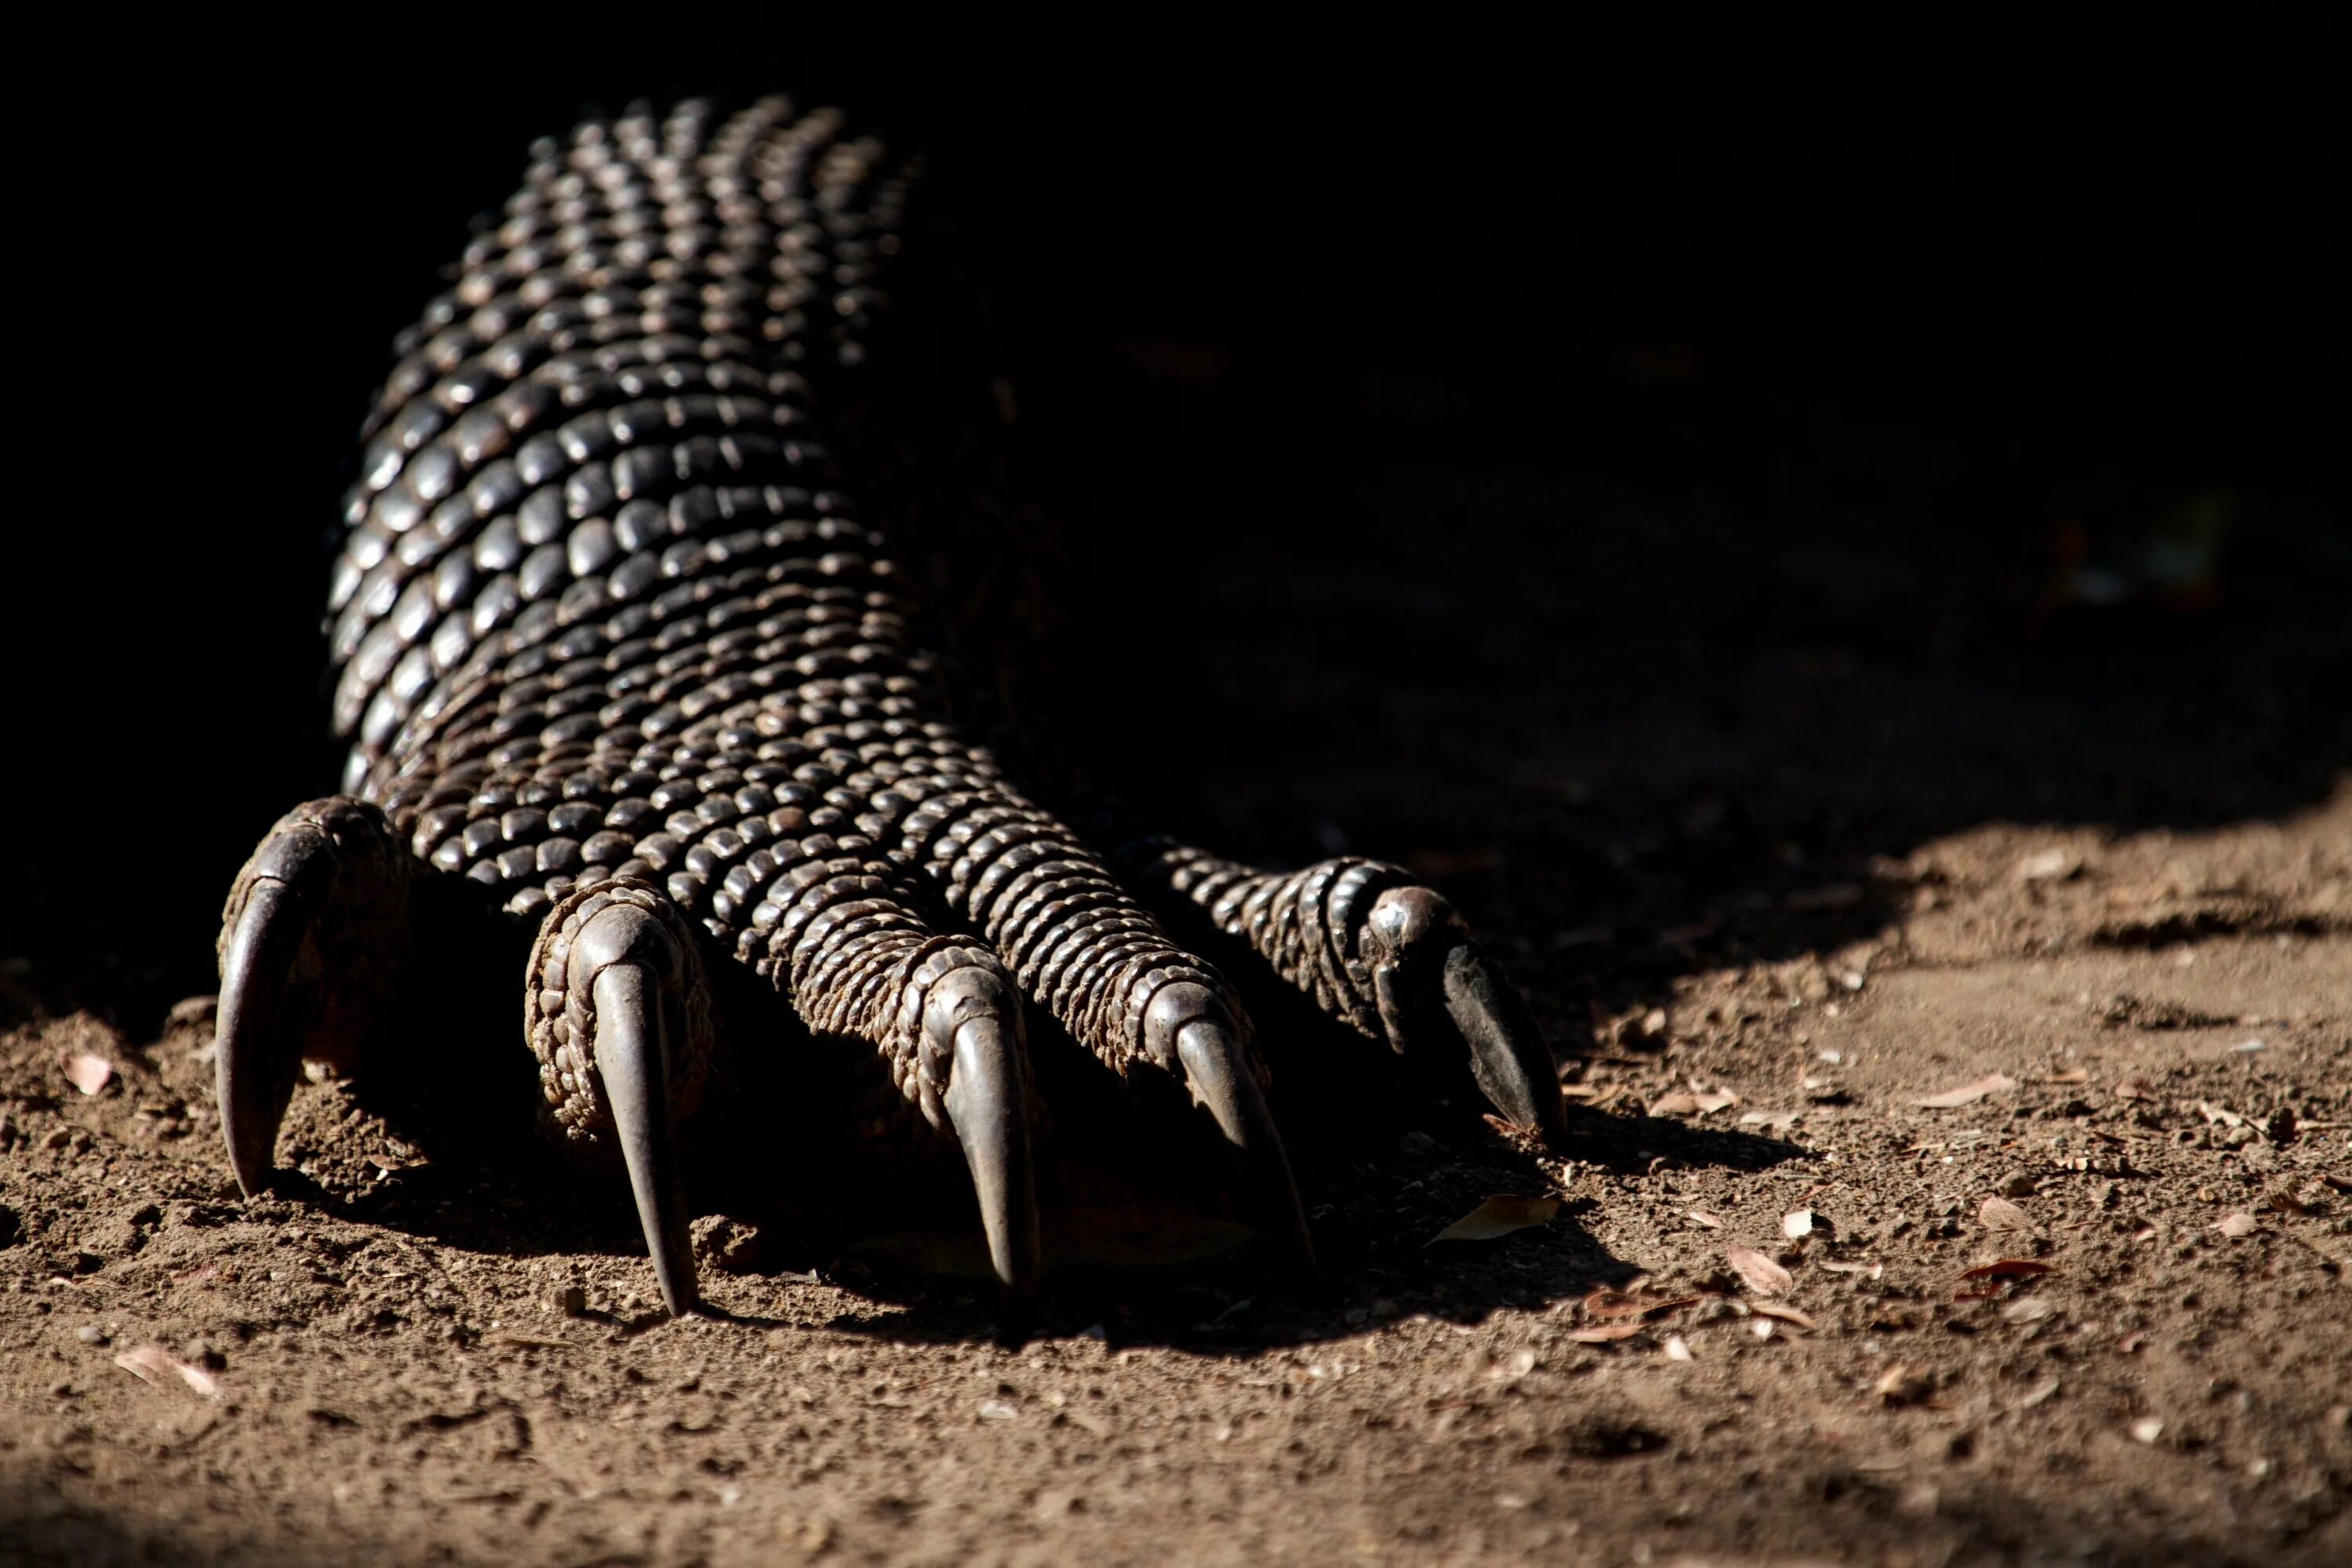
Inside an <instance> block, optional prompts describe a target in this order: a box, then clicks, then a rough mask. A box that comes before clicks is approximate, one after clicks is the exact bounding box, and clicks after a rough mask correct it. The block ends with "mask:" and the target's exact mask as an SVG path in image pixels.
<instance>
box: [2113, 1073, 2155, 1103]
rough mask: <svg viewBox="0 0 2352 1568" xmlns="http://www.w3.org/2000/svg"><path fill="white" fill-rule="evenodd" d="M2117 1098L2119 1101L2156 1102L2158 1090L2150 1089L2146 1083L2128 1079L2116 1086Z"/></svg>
mask: <svg viewBox="0 0 2352 1568" xmlns="http://www.w3.org/2000/svg"><path fill="white" fill-rule="evenodd" d="M2155 1098H2156V1090H2154V1089H2150V1088H2148V1087H2147V1084H2146V1083H2144V1082H2142V1081H2141V1080H2140V1079H2136V1078H2127V1079H2124V1080H2123V1082H2121V1083H2119V1084H2117V1085H2116V1099H2118V1100H2154V1099H2155Z"/></svg>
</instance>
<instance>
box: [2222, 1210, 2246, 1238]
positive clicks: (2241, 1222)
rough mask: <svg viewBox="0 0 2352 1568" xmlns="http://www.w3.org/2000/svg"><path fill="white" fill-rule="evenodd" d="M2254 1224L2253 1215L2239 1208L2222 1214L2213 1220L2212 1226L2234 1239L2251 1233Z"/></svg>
mask: <svg viewBox="0 0 2352 1568" xmlns="http://www.w3.org/2000/svg"><path fill="white" fill-rule="evenodd" d="M2254 1225H2255V1220H2254V1216H2253V1215H2250V1214H2248V1213H2247V1212H2246V1211H2245V1210H2243V1209H2240V1210H2239V1211H2238V1212H2237V1213H2235V1214H2226V1215H2222V1216H2221V1218H2220V1219H2218V1220H2216V1221H2214V1223H2213V1228H2214V1229H2215V1230H2218V1231H2220V1232H2221V1234H2222V1235H2223V1236H2226V1237H2230V1238H2231V1240H2233V1241H2234V1240H2236V1239H2237V1238H2238V1237H2242V1236H2251V1235H2252V1234H2253V1229H2254Z"/></svg>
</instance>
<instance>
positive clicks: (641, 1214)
mask: <svg viewBox="0 0 2352 1568" xmlns="http://www.w3.org/2000/svg"><path fill="white" fill-rule="evenodd" d="M657 984H658V982H656V981H655V980H654V979H653V977H652V976H650V975H649V974H647V973H646V968H645V966H644V965H641V964H635V963H616V964H614V965H612V966H611V967H610V968H607V969H605V970H604V971H603V972H602V973H599V974H598V975H597V976H596V980H595V989H594V994H595V999H596V1037H595V1040H594V1043H593V1045H592V1046H591V1047H590V1054H591V1055H592V1056H593V1058H594V1060H595V1064H596V1071H597V1074H598V1076H599V1077H601V1078H602V1079H604V1103H605V1104H606V1106H608V1107H609V1108H610V1109H611V1110H612V1113H613V1131H614V1138H615V1141H616V1142H619V1144H620V1145H621V1159H622V1162H623V1163H625V1164H626V1165H627V1166H628V1169H629V1188H630V1191H631V1192H632V1193H634V1194H635V1196H636V1200H637V1223H638V1224H639V1225H640V1226H644V1228H645V1233H646V1250H647V1251H648V1252H649V1253H651V1254H652V1257H653V1265H654V1279H655V1280H656V1282H657V1283H659V1285H660V1286H661V1293H662V1304H663V1305H664V1306H666V1307H667V1308H668V1309H669V1310H670V1312H671V1314H672V1315H673V1316H681V1315H683V1314H685V1313H688V1312H691V1311H693V1310H695V1309H696V1308H698V1307H699V1306H700V1305H701V1297H700V1296H699V1295H698V1293H697V1291H696V1289H695V1278H694V1250H693V1248H692V1247H691V1246H690V1245H689V1244H688V1237H687V1218H686V1186H685V1182H684V1180H683V1178H682V1176H681V1175H680V1173H679V1171H678V1161H677V1133H676V1131H675V1129H674V1128H673V1127H672V1126H671V1124H670V1100H669V1083H670V1076H671V1075H670V1068H669V1038H668V1035H669V1031H668V1029H667V1027H665V1026H664V1023H663V1018H662V1015H663V1013H664V1011H665V1009H664V1008H663V1007H662V1005H661V1002H660V998H659V996H658V994H656V987H657Z"/></svg>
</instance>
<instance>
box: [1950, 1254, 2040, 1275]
mask: <svg viewBox="0 0 2352 1568" xmlns="http://www.w3.org/2000/svg"><path fill="white" fill-rule="evenodd" d="M2049 1272H2050V1265H2048V1264H2047V1263H2037V1262H2035V1261H2034V1260H2033V1259H2032V1258H1995V1259H1993V1261H1991V1262H1990V1263H1979V1264H1978V1265H1977V1266H1976V1267H1975V1268H1963V1269H1961V1270H1960V1278H1961V1279H2032V1278H2034V1276H2036V1275H2039V1274H2047V1273H2049Z"/></svg>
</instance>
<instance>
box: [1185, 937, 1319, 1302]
mask: <svg viewBox="0 0 2352 1568" xmlns="http://www.w3.org/2000/svg"><path fill="white" fill-rule="evenodd" d="M1147 1028H1148V1029H1150V1032H1151V1033H1152V1035H1154V1036H1158V1035H1159V1034H1160V1033H1161V1032H1162V1031H1171V1030H1172V1033H1173V1034H1174V1036H1175V1041H1174V1045H1175V1049H1174V1052H1173V1055H1174V1057H1175V1059H1176V1061H1177V1062H1178V1063H1180V1064H1181V1067H1182V1069H1183V1078H1184V1086H1185V1088H1186V1089H1188V1090H1189V1091H1190V1092H1191V1094H1192V1100H1193V1103H1194V1104H1196V1105H1198V1106H1200V1107H1201V1108H1202V1110H1206V1111H1207V1112H1208V1113H1209V1114H1210V1115H1211V1116H1212V1117H1213V1118H1214V1119H1215V1120H1216V1123H1217V1129H1218V1131H1221V1132H1223V1134H1224V1136H1225V1142H1227V1143H1229V1144H1231V1145H1232V1146H1233V1149H1234V1152H1235V1154H1237V1155H1238V1156H1239V1157H1240V1160H1241V1165H1242V1178H1243V1182H1244V1186H1245V1189H1246V1190H1247V1192H1248V1194H1249V1196H1250V1199H1251V1201H1252V1203H1253V1204H1254V1205H1255V1207H1256V1209H1257V1213H1258V1222H1259V1224H1260V1225H1261V1226H1264V1227H1265V1231H1266V1232H1267V1234H1268V1235H1270V1236H1272V1237H1275V1238H1276V1245H1277V1246H1278V1247H1280V1248H1281V1249H1282V1252H1283V1255H1284V1258H1285V1259H1286V1262H1287V1263H1288V1264H1289V1265H1290V1267H1291V1268H1293V1269H1294V1270H1296V1271H1297V1273H1298V1274H1300V1275H1301V1276H1303V1277H1305V1278H1307V1279H1313V1278H1314V1276H1315V1273H1316V1265H1315V1242H1314V1238H1313V1237H1312V1236H1310V1235H1309V1234H1308V1232H1307V1214H1306V1211H1305V1210H1304V1208H1302V1207H1301V1206H1300V1205H1299V1202H1298V1186H1297V1183H1296V1182H1295V1181H1293V1180H1292V1179H1291V1174H1290V1156H1289V1154H1288V1153H1287V1152H1285V1150H1284V1149H1283V1146H1282V1134H1281V1133H1280V1132H1278V1131H1276V1129H1275V1125H1274V1115H1273V1113H1272V1112H1271V1111H1269V1110H1267V1109H1266V1103H1265V1095H1264V1094H1263V1093H1261V1092H1260V1091H1259V1089H1258V1084H1257V1075H1256V1074H1255V1072H1253V1071H1252V1070H1251V1068H1250V1064H1249V1061H1248V1059H1247V1058H1245V1057H1244V1055H1243V1052H1242V1048H1241V1041H1240V1038H1239V1037H1238V1031H1236V1030H1235V1028H1234V1024H1233V1020H1232V1019H1231V1018H1230V1017H1229V1016H1226V1013H1225V1010H1224V1009H1223V1007H1222V1006H1221V1005H1218V1003H1217V1002H1216V1000H1215V998H1214V997H1213V995H1212V994H1210V992H1209V991H1208V989H1207V987H1205V986H1201V985H1195V984H1190V983H1189V982H1183V983H1179V984H1173V985H1166V986H1162V987H1161V988H1160V993H1159V994H1158V995H1156V996H1154V997H1153V998H1152V1002H1151V1006H1150V1018H1149V1022H1148V1024H1147Z"/></svg>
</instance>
